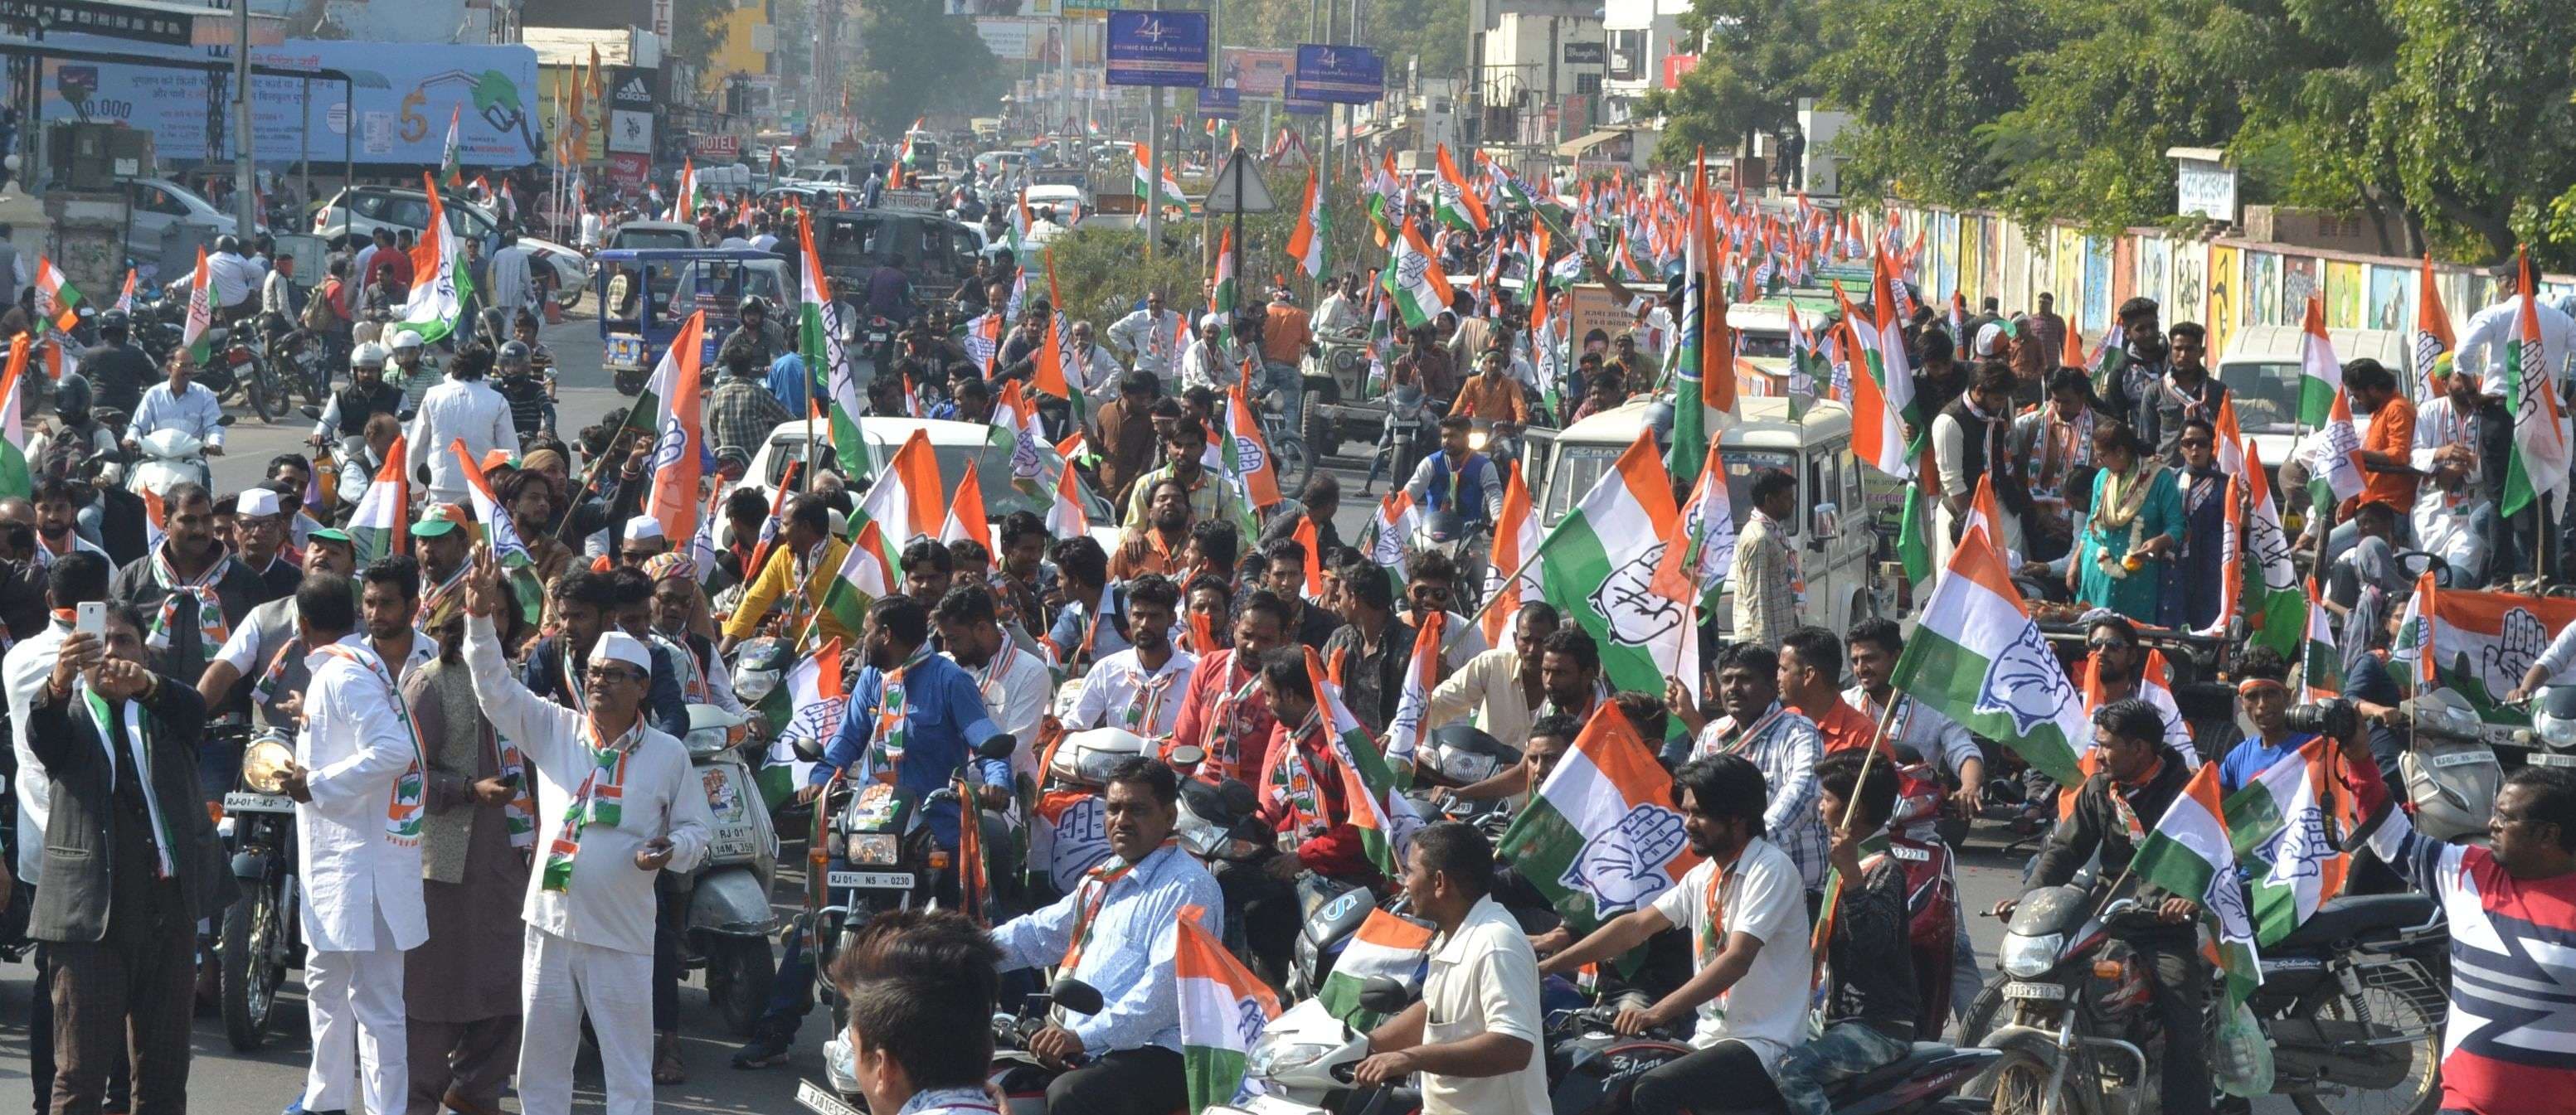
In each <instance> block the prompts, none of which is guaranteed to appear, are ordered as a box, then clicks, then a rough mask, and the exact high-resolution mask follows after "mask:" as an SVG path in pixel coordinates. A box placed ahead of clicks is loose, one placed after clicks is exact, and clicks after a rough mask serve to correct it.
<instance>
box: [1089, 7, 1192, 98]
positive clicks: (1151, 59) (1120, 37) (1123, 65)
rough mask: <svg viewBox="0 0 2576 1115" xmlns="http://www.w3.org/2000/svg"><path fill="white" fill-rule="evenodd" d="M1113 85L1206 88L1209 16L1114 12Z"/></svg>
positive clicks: (1111, 41) (1111, 26) (1110, 78)
mask: <svg viewBox="0 0 2576 1115" xmlns="http://www.w3.org/2000/svg"><path fill="white" fill-rule="evenodd" d="M1108 22H1109V66H1108V75H1107V78H1106V80H1107V81H1108V83H1109V84H1111V85H1180V86H1189V87H1192V88H1197V87H1200V86H1204V85H1206V84H1207V83H1208V81H1207V77H1208V17H1207V13H1206V12H1151V11H1142V12H1140V11H1125V10H1114V11H1111V12H1110V13H1109V21H1108Z"/></svg>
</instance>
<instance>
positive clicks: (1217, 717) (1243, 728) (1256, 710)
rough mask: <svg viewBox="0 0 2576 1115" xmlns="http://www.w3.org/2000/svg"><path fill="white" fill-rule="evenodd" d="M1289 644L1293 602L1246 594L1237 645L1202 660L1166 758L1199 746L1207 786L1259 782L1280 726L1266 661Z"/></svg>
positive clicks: (1237, 620)
mask: <svg viewBox="0 0 2576 1115" xmlns="http://www.w3.org/2000/svg"><path fill="white" fill-rule="evenodd" d="M1287 645H1288V602H1287V601H1285V600H1282V599H1280V598H1279V594H1277V593H1275V592H1272V591H1270V590H1269V589H1259V588H1257V589H1254V590H1252V591H1251V592H1249V593H1246V594H1244V597H1243V603H1242V605H1241V606H1239V607H1237V608H1236V609H1235V614H1234V645H1233V646H1232V647H1229V648H1227V649H1224V650H1218V651H1211V652H1209V653H1208V654H1206V655H1204V656H1202V657H1200V659H1199V664H1198V666H1197V667H1195V668H1194V669H1193V670H1192V671H1191V673H1190V688H1189V694H1188V696H1186V697H1184V698H1183V699H1182V702H1181V718H1180V719H1179V720H1178V721H1176V722H1174V723H1173V725H1172V738H1171V741H1170V742H1169V743H1167V744H1165V745H1164V748H1163V754H1164V757H1165V759H1167V760H1168V759H1169V758H1170V757H1171V750H1172V748H1175V747H1185V746H1186V747H1197V748H1199V749H1201V750H1202V751H1204V752H1205V753H1206V755H1207V758H1206V759H1204V760H1202V761H1201V762H1200V763H1199V767H1198V770H1197V771H1196V772H1194V773H1195V774H1196V776H1197V777H1198V778H1200V779H1202V780H1205V781H1208V782H1224V781H1226V780H1227V779H1234V780H1236V781H1239V782H1242V783H1244V784H1245V785H1251V784H1253V783H1254V782H1256V781H1258V780H1259V779H1260V777H1261V775H1262V773H1263V772H1264V770H1265V769H1266V768H1267V767H1268V765H1269V759H1270V744H1271V737H1272V735H1273V734H1274V733H1273V732H1272V731H1271V729H1272V728H1274V727H1276V726H1277V725H1278V723H1279V720H1278V718H1277V717H1275V716H1273V715H1271V712H1270V695H1269V694H1268V693H1266V692H1264V691H1263V690H1262V687H1261V670H1260V669H1259V666H1260V663H1261V660H1262V658H1263V657H1264V656H1266V655H1268V654H1269V653H1270V652H1272V651H1275V650H1278V649H1279V648H1281V647H1284V646H1287Z"/></svg>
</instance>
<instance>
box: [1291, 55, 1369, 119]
mask: <svg viewBox="0 0 2576 1115" xmlns="http://www.w3.org/2000/svg"><path fill="white" fill-rule="evenodd" d="M1297 95H1298V96H1300V97H1303V98H1305V99H1306V100H1310V101H1329V102H1332V103H1334V104H1345V105H1364V104H1370V103H1372V102H1375V101H1376V100H1377V99H1378V98H1379V97H1382V96H1385V95H1386V63H1384V62H1383V61H1380V60H1379V58H1378V56H1377V52H1376V51H1374V50H1370V49H1369V48H1367V47H1364V46H1331V45H1324V44H1318V43H1299V44H1297Z"/></svg>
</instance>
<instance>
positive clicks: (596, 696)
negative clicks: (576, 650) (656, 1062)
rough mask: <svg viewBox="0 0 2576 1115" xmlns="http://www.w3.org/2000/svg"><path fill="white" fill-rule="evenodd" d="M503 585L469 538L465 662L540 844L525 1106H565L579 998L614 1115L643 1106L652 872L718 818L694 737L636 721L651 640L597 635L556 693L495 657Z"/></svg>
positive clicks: (525, 973)
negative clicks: (509, 759)
mask: <svg viewBox="0 0 2576 1115" xmlns="http://www.w3.org/2000/svg"><path fill="white" fill-rule="evenodd" d="M503 593H504V590H503V589H502V587H501V585H500V575H499V573H498V571H497V570H496V569H495V568H494V566H493V563H492V558H491V554H490V551H488V550H486V549H483V548H480V547H478V548H477V549H476V551H475V555H474V568H473V570H472V572H471V573H469V574H468V575H467V577H466V587H465V607H466V610H467V611H469V612H470V613H472V616H471V618H470V619H469V621H468V622H467V625H466V634H465V665H466V668H467V669H468V670H469V671H470V672H471V673H472V674H473V677H474V697H475V700H477V701H478V702H480V703H481V704H482V706H483V712H484V715H485V716H486V717H488V718H490V719H491V721H492V727H493V729H494V730H495V731H497V732H499V733H500V734H501V735H502V736H503V737H505V738H507V739H509V740H511V741H513V742H515V743H517V744H518V745H519V749H520V751H521V753H522V755H523V756H524V757H525V758H526V760H527V763H528V766H529V768H530V769H532V770H534V771H535V772H536V779H537V838H538V841H537V854H538V859H537V864H536V870H535V871H533V872H531V873H530V875H529V878H528V900H527V905H526V906H525V907H523V914H524V916H525V917H526V920H527V923H528V938H527V949H526V951H525V952H524V953H523V954H522V957H521V961H520V972H521V975H520V980H521V984H520V992H519V1002H520V1005H521V1007H522V1008H523V1011H522V1013H523V1015H524V1016H525V1021H524V1023H523V1029H522V1031H521V1033H520V1038H519V1109H520V1110H521V1111H522V1112H524V1113H525V1115H565V1113H566V1112H568V1111H569V1110H571V1108H572V1064H573V1058H574V1056H575V1055H576V1054H578V1053H579V1052H580V1050H581V1018H582V1014H583V1012H584V1011H587V1012H588V1013H589V1015H590V1017H591V1020H592V1027H593V1029H594V1030H595V1031H596V1032H597V1034H598V1036H599V1061H600V1070H601V1075H602V1076H603V1077H604V1078H605V1083H606V1085H607V1091H608V1115H649V1113H650V1112H651V1111H652V1110H653V1069H652V1051H653V997H652V990H651V983H652V975H653V913H654V906H653V877H654V875H655V874H656V873H658V872H660V871H661V870H663V869H664V868H665V867H667V868H669V869H670V870H673V871H683V872H685V871H688V870H690V869H692V868H694V867H696V866H697V863H698V861H699V860H700V859H701V858H703V857H704V856H705V855H706V850H707V836H708V832H709V830H710V829H711V828H712V827H713V824H714V819H713V817H712V816H711V815H709V813H708V812H707V798H706V791H705V789H703V788H702V787H701V785H700V784H699V782H698V779H697V777H696V776H695V775H693V774H692V773H691V772H690V769H689V754H688V751H687V749H686V748H684V747H683V746H681V744H680V741H678V740H676V739H673V738H671V737H670V736H668V735H665V734H663V733H661V732H658V731H655V730H653V729H652V728H650V727H648V726H646V725H645V723H644V716H643V709H644V703H645V699H646V695H647V693H648V692H649V690H650V686H651V682H652V676H653V658H652V652H651V651H650V650H648V649H647V648H646V647H645V646H644V644H643V643H642V642H641V641H639V640H637V639H636V638H635V637H634V636H632V635H628V634H626V633H625V632H623V631H614V630H612V631H608V632H605V633H603V634H601V635H600V637H599V641H598V642H597V643H596V644H594V645H593V646H592V647H591V651H590V657H589V662H590V666H589V677H588V678H586V679H585V680H586V682H587V692H588V697H589V700H588V711H587V712H576V711H574V710H572V709H568V708H565V707H563V706H561V705H558V704H555V703H554V702H552V701H548V700H546V699H544V698H542V697H539V696H537V695H536V694H533V693H530V692H528V689H527V687H526V686H524V685H521V684H520V683H519V680H518V678H517V677H516V676H514V675H513V674H512V672H511V670H510V665H509V663H508V662H506V661H504V660H503V659H502V657H501V644H500V639H499V637H498V636H497V635H496V634H495V633H494V631H493V625H492V615H493V613H494V612H495V611H496V610H497V609H498V608H500V607H501V603H502V600H503V599H504V596H503ZM611 772H614V773H613V774H612V773H611ZM603 789H613V790H614V792H613V793H609V794H605V795H603V794H601V793H599V791H601V790H603ZM603 798H605V799H608V800H614V801H615V802H616V803H617V805H616V807H615V809H614V811H613V813H603V812H601V810H600V808H599V805H600V802H601V801H602V800H603Z"/></svg>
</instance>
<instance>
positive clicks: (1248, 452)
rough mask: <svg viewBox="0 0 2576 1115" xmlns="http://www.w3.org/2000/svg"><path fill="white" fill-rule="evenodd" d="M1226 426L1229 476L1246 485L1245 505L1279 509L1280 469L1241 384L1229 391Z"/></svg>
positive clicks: (1226, 468) (1226, 470)
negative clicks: (1277, 507)
mask: <svg viewBox="0 0 2576 1115" xmlns="http://www.w3.org/2000/svg"><path fill="white" fill-rule="evenodd" d="M1229 390H1230V391H1231V398H1229V399H1228V400H1227V402H1226V407H1225V425H1226V432H1227V434H1229V435H1230V436H1228V437H1227V438H1226V444H1225V475H1226V477H1227V478H1228V479H1230V480H1232V481H1234V482H1235V483H1238V484H1241V485H1243V491H1244V495H1245V501H1244V502H1245V503H1246V504H1247V505H1249V506H1251V507H1275V506H1278V504H1279V500H1280V498H1281V496H1280V494H1279V465H1278V462H1277V461H1276V460H1274V459H1272V457H1271V456H1270V439H1268V438H1265V437H1263V436H1261V421H1260V419H1259V418H1257V417H1255V416H1254V412H1253V409H1252V404H1251V403H1250V402H1248V401H1246V400H1245V399H1244V395H1243V384H1242V383H1241V382H1240V381H1237V382H1236V383H1235V385H1234V386H1233V387H1232V388H1231V389H1229Z"/></svg>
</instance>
